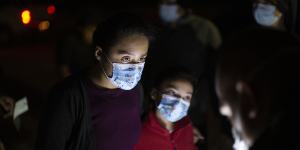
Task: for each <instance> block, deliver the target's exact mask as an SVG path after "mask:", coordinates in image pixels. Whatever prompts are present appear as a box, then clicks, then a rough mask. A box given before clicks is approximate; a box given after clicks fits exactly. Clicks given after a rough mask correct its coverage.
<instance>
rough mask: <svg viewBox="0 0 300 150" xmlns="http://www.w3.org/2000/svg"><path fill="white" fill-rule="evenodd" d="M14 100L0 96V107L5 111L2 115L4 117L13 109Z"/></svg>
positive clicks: (10, 114)
mask: <svg viewBox="0 0 300 150" xmlns="http://www.w3.org/2000/svg"><path fill="white" fill-rule="evenodd" d="M14 104H15V102H14V100H13V99H12V98H10V97H7V96H3V97H0V107H2V108H3V109H4V110H5V111H6V112H7V113H6V114H5V115H4V116H3V117H4V118H7V117H10V116H12V114H13V110H14Z"/></svg>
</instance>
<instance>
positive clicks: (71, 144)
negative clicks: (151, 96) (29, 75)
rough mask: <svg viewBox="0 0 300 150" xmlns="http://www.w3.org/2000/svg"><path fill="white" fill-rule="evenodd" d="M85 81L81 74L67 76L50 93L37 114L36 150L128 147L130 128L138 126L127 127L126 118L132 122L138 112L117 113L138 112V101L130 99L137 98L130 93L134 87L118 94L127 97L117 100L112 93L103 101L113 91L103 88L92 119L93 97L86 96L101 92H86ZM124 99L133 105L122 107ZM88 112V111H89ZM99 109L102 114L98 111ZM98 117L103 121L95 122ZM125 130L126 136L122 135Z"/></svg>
mask: <svg viewBox="0 0 300 150" xmlns="http://www.w3.org/2000/svg"><path fill="white" fill-rule="evenodd" d="M87 81H88V80H87V78H86V77H85V76H82V75H80V76H71V77H69V78H67V79H65V80H64V81H63V82H62V83H61V84H59V85H58V86H57V87H56V88H55V89H54V90H53V91H52V92H51V94H50V99H49V101H48V104H47V105H46V109H45V112H44V113H43V115H42V116H41V117H42V118H41V121H40V127H39V133H38V137H37V143H36V150H96V148H97V147H98V148H102V149H103V150H105V149H110V150H114V149H116V150H119V149H118V148H120V146H123V147H124V148H125V149H128V148H129V147H130V145H132V144H133V139H134V138H135V137H136V134H137V130H138V129H135V130H134V129H132V128H134V127H137V126H138V125H134V126H132V127H130V128H129V129H127V128H128V126H130V124H131V122H128V121H132V120H135V122H132V124H133V123H136V122H137V120H138V119H137V118H130V117H139V114H137V115H136V116H134V115H131V116H129V117H128V118H125V117H124V116H123V115H122V116H121V115H120V114H123V113H124V114H130V113H132V114H133V113H134V112H138V109H139V105H138V102H136V104H135V102H134V100H137V99H138V98H137V94H134V91H135V90H133V91H124V92H122V94H120V95H119V96H124V95H126V96H127V97H128V98H126V99H120V97H119V96H116V97H118V98H115V99H110V100H112V102H111V103H110V102H109V101H107V100H108V98H109V97H113V95H114V92H113V91H109V90H104V89H103V91H105V93H104V94H103V95H102V98H103V99H100V98H99V101H103V102H102V103H103V105H102V106H101V105H100V104H96V105H98V106H99V112H98V114H97V115H99V116H97V118H92V115H95V114H93V113H95V112H94V111H95V107H90V103H89V102H92V103H93V100H90V99H89V97H94V96H99V95H101V93H99V95H97V94H96V93H94V92H93V91H89V92H87V89H89V87H88V86H87V84H88V82H87ZM117 91H119V90H117ZM136 91H137V90H136ZM92 93H93V94H94V95H93V94H92ZM109 93H110V94H109ZM127 93H128V94H127ZM89 94H90V95H89ZM130 96H134V97H133V99H132V100H130V98H129V97H130ZM94 98H96V97H94ZM121 100H122V101H121ZM104 101H106V102H104ZM117 101H120V102H117ZM125 102H128V104H132V105H133V106H130V107H129V105H127V106H126V105H125V106H124V103H125ZM119 104H121V105H120V107H118V108H114V109H111V108H112V106H113V105H119ZM121 106H123V107H121ZM106 107H107V108H106ZM90 108H91V109H90ZM129 108H130V109H129ZM128 109H129V110H128ZM135 109H136V110H135ZM90 111H92V114H91V113H90ZM101 111H103V112H101ZM100 112H101V113H102V114H99V113H100ZM114 113H116V114H114ZM118 115H119V116H118ZM113 116H115V117H116V116H117V117H118V118H115V117H113ZM97 119H99V120H97ZM101 119H103V120H105V121H103V122H101V123H99V121H100V120H101ZM95 121H96V122H95ZM124 124H125V125H126V126H124V128H122V127H121V126H120V125H124ZM93 125H97V126H98V125H99V126H102V127H103V129H99V127H96V128H93ZM126 127H127V128H126ZM123 130H126V131H123ZM127 130H128V131H127ZM100 131H107V132H103V134H104V135H99V134H101V133H99V132H100ZM130 132H133V135H132V134H129V133H130ZM120 133H121V134H120ZM125 133H127V134H129V135H126V136H125V135H124V134H125ZM116 134H120V137H117V136H116ZM131 136H133V138H132V137H131ZM97 138H98V139H97ZM100 138H101V139H100ZM126 138H128V139H126ZM126 142H130V143H126ZM96 143H97V144H96ZM124 144H127V145H124ZM122 149H123V148H122Z"/></svg>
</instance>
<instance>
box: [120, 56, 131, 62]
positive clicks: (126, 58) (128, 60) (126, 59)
mask: <svg viewBox="0 0 300 150" xmlns="http://www.w3.org/2000/svg"><path fill="white" fill-rule="evenodd" d="M121 62H122V63H129V62H130V57H129V56H124V57H122V58H121Z"/></svg>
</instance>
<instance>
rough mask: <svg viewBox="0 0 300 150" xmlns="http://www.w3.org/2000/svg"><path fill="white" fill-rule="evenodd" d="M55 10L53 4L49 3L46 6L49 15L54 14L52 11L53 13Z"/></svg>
mask: <svg viewBox="0 0 300 150" xmlns="http://www.w3.org/2000/svg"><path fill="white" fill-rule="evenodd" d="M55 11H56V8H55V6H54V5H50V6H48V8H47V12H48V14H49V15H52V14H54V13H55Z"/></svg>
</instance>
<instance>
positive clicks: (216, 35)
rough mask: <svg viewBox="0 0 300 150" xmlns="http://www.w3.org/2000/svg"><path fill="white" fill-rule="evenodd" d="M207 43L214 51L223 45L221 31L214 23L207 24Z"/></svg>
mask: <svg viewBox="0 0 300 150" xmlns="http://www.w3.org/2000/svg"><path fill="white" fill-rule="evenodd" d="M207 24H208V25H207V27H208V30H207V38H208V39H207V42H208V45H210V46H211V47H212V48H213V49H214V50H217V49H218V48H219V47H220V46H221V44H222V37H221V34H220V31H219V29H218V28H217V26H216V25H214V24H213V23H212V22H208V23H207Z"/></svg>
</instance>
